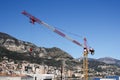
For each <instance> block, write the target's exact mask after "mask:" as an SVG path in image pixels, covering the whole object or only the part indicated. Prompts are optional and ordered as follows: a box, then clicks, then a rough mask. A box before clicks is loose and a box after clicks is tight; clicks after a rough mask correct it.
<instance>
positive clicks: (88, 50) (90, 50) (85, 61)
mask: <svg viewBox="0 0 120 80" xmlns="http://www.w3.org/2000/svg"><path fill="white" fill-rule="evenodd" d="M22 14H23V15H25V16H27V17H28V18H29V19H30V22H31V23H32V24H34V23H35V22H36V23H38V24H41V25H43V26H44V27H46V28H48V29H50V30H51V31H53V32H55V33H57V34H58V35H60V36H62V37H64V38H66V39H68V40H69V41H71V42H73V43H75V44H77V45H78V46H81V47H82V48H83V49H84V52H83V56H84V58H83V73H84V78H85V80H88V54H89V53H91V54H93V53H94V49H93V48H90V47H88V46H87V39H86V38H84V45H82V44H81V43H79V42H78V41H76V40H74V39H72V38H71V37H69V36H68V35H66V34H64V33H62V32H61V31H59V30H57V29H56V28H55V27H52V26H50V25H48V24H47V23H45V22H43V21H42V20H40V19H38V18H36V17H34V16H32V15H31V14H29V13H27V12H26V11H23V12H22Z"/></svg>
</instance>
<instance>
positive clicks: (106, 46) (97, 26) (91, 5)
mask: <svg viewBox="0 0 120 80" xmlns="http://www.w3.org/2000/svg"><path fill="white" fill-rule="evenodd" d="M23 10H26V11H27V12H29V13H31V14H32V15H34V16H36V17H37V18H39V19H41V20H42V21H44V22H46V23H47V24H49V25H51V26H54V27H57V28H60V29H63V30H64V31H66V32H63V33H65V34H67V35H69V36H71V37H72V38H73V39H75V40H77V41H79V42H80V43H83V37H84V36H85V37H87V40H88V44H89V45H90V46H92V47H93V48H94V49H95V55H94V56H91V55H89V57H90V58H101V57H113V58H117V59H120V51H119V50H120V47H119V45H120V42H119V41H120V36H119V34H120V0H0V18H1V19H0V32H5V33H8V34H10V35H12V36H14V37H16V38H18V39H20V40H24V41H28V42H32V43H34V44H36V45H37V46H40V47H47V48H51V47H58V48H61V49H62V50H64V51H66V52H68V53H69V54H70V55H72V56H73V57H74V58H78V57H82V52H83V49H82V47H79V46H78V45H76V44H74V43H72V42H70V41H68V40H66V39H64V38H63V37H61V36H59V35H57V34H56V33H54V32H52V31H50V30H49V29H47V28H45V27H43V26H41V25H39V24H35V25H33V24H30V23H29V19H28V18H27V17H25V16H24V15H22V14H21V12H22V11H23ZM68 32H69V33H68ZM70 33H75V34H77V35H80V36H82V37H77V36H74V35H71V34H70Z"/></svg>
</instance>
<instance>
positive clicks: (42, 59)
mask: <svg viewBox="0 0 120 80" xmlns="http://www.w3.org/2000/svg"><path fill="white" fill-rule="evenodd" d="M31 49H32V50H31ZM4 57H7V58H8V61H9V60H13V61H14V62H16V63H19V62H22V61H27V62H29V63H30V64H33V63H34V64H38V65H43V63H44V64H45V65H47V66H53V67H57V68H58V69H59V68H60V67H61V66H62V65H63V64H64V68H65V69H66V70H67V71H68V70H72V72H73V74H75V73H76V74H77V73H79V74H81V75H82V73H83V72H82V63H83V61H82V59H81V61H79V60H77V59H74V58H73V57H72V56H71V55H70V54H69V53H67V52H65V51H63V50H61V49H59V48H57V47H53V48H45V47H38V46H36V45H35V44H33V43H30V42H26V41H22V40H18V39H16V38H14V37H12V36H10V35H8V34H6V33H2V32H0V62H2V61H3V58H4ZM54 69H56V68H54ZM113 71H114V72H113ZM93 73H94V74H93ZM108 74H111V75H120V60H117V59H113V58H101V59H89V76H105V75H108Z"/></svg>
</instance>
